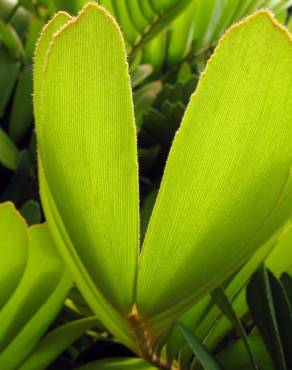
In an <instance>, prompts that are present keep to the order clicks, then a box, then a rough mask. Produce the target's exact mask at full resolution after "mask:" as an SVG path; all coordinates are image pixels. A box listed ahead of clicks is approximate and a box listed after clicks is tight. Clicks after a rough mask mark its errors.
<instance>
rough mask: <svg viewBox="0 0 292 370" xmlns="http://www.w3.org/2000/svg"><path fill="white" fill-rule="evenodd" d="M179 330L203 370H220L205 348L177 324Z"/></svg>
mask: <svg viewBox="0 0 292 370" xmlns="http://www.w3.org/2000/svg"><path fill="white" fill-rule="evenodd" d="M178 326H179V328H180V330H181V331H182V333H183V336H184V337H185V340H186V341H187V342H188V344H189V346H190V347H191V348H192V350H193V352H194V355H195V356H196V359H198V360H199V361H200V363H201V365H202V366H203V368H204V369H205V370H220V369H221V367H220V366H219V364H218V363H217V362H216V360H215V359H214V358H213V356H212V355H211V354H210V353H209V352H208V350H207V348H206V347H204V345H203V344H202V343H201V342H200V341H199V339H198V338H196V337H195V336H194V335H193V334H192V333H191V332H190V331H189V330H188V329H187V328H186V327H185V326H184V325H183V324H181V323H178Z"/></svg>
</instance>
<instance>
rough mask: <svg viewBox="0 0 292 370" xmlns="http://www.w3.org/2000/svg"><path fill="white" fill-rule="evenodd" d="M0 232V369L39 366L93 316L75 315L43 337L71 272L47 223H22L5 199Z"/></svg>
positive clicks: (88, 324)
mask: <svg viewBox="0 0 292 370" xmlns="http://www.w3.org/2000/svg"><path fill="white" fill-rule="evenodd" d="M0 235H1V237H0V238H1V250H0V284H1V290H0V368H1V369H5V370H13V369H18V370H20V369H21V370H32V369H34V370H37V369H44V368H45V367H46V366H47V365H48V364H49V363H50V362H52V361H53V360H54V359H55V358H56V357H57V356H58V355H60V354H61V353H62V351H64V349H66V347H67V346H69V345H70V344H71V343H72V342H73V341H74V340H75V339H77V338H78V337H79V336H80V335H81V334H82V333H83V332H84V331H86V330H88V329H90V328H91V327H92V326H93V325H94V324H95V323H96V320H95V319H94V318H87V319H83V320H77V321H75V322H72V323H68V324H65V325H63V326H60V327H58V328H57V329H54V330H52V331H51V332H49V334H47V335H46V336H44V337H43V335H44V334H45V333H46V331H47V330H48V328H49V326H50V325H51V323H52V321H53V320H54V319H55V317H56V316H57V315H58V313H59V311H60V309H61V307H62V305H63V302H64V299H65V297H66V295H67V293H68V291H69V290H70V288H71V286H72V277H71V274H70V273H69V272H68V271H67V269H66V268H65V266H64V263H63V261H62V260H61V258H60V256H59V254H58V253H57V251H56V249H55V247H54V243H53V241H52V239H51V237H50V233H49V231H48V227H47V225H46V224H42V225H35V226H32V227H30V228H27V226H26V225H25V222H24V219H23V218H22V217H21V215H20V214H19V213H18V212H17V211H16V210H15V208H14V206H13V205H12V204H11V203H9V202H7V203H3V204H1V205H0ZM42 337H43V338H42Z"/></svg>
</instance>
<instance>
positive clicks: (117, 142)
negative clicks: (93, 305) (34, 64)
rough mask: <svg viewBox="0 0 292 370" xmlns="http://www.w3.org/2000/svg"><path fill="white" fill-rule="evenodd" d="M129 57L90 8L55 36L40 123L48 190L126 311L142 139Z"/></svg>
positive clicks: (86, 258)
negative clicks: (137, 128)
mask: <svg viewBox="0 0 292 370" xmlns="http://www.w3.org/2000/svg"><path fill="white" fill-rule="evenodd" d="M101 35H102V36H103V37H101ZM76 40H78V44H79V47H78V48H76V47H74V45H75V43H76ZM109 44H111V45H112V47H111V48H108V47H107V45H109ZM64 50H66V56H64ZM60 58H61V59H62V64H61V65H60V60H61V59H60ZM125 58H126V55H125V50H124V45H123V40H122V37H121V34H120V31H119V30H118V28H117V26H116V24H115V23H114V22H113V20H112V19H111V18H110V16H109V15H107V13H105V12H104V10H102V8H100V7H98V6H97V5H94V4H90V5H88V6H87V7H86V8H85V10H84V11H83V12H82V13H81V14H80V15H79V18H78V22H76V21H75V20H73V21H72V22H70V23H69V24H68V25H67V27H65V28H63V29H62V31H61V32H59V33H58V35H57V36H55V37H53V42H52V44H51V49H50V51H49V54H48V59H47V65H46V69H45V73H44V85H43V101H42V107H43V109H42V118H41V122H39V120H38V119H37V121H36V125H37V136H38V142H39V150H40V156H41V158H42V163H43V165H44V173H45V176H46V180H47V182H48V187H49V189H50V192H51V193H52V196H53V199H54V201H55V202H56V205H57V207H58V209H59V211H60V214H61V217H62V219H63V222H64V225H65V227H66V229H67V230H68V233H69V235H70V237H71V239H72V242H73V244H74V247H75V248H76V251H77V253H78V254H79V256H80V257H81V259H82V262H83V263H84V265H85V266H86V268H87V270H88V271H89V273H90V275H91V277H92V279H93V280H94V281H95V283H96V284H97V285H98V286H99V287H100V289H101V291H102V292H103V294H104V295H105V296H106V297H107V299H108V300H109V301H111V302H112V303H113V304H114V305H115V306H116V307H118V308H119V309H120V310H121V311H123V312H127V311H129V310H130V308H131V305H132V304H133V294H134V281H135V274H136V263H137V255H138V246H139V240H138V210H139V208H138V176H137V174H138V172H137V159H136V155H137V154H136V138H135V126H134V115H133V106H132V102H131V93H130V83H129V75H128V71H127V69H126V64H125ZM86 61H87V63H86ZM84 70H85V71H86V74H85V75H84V76H83V78H82V79H81V78H80V75H81V74H82V73H83V71H84ZM109 71H114V73H109ZM60 79H62V83H61V84H60V82H59V81H60ZM76 84H78V88H76ZM64 86H66V89H64V88H63V87H64ZM81 92H82V94H80V93H81ZM76 108H77V111H76ZM37 118H38V117H37ZM84 119H86V121H87V124H86V125H84V124H83V122H84ZM60 122H61V123H62V124H60ZM109 122H110V123H111V124H109ZM69 123H70V124H69ZM76 132H78V135H76ZM92 138H94V140H92ZM72 140H73V141H72ZM61 143H62V144H61ZM105 143H107V145H105ZM58 148H59V150H58ZM68 160H69V162H70V166H68ZM56 163H57V164H58V165H57V167H56ZM85 163H87V164H88V165H87V166H86V167H84V164H85ZM56 169H57V171H56ZM74 199H75V200H76V201H74ZM66 203H67V204H70V209H69V208H68V207H67V206H66ZM117 241H119V242H118V244H117Z"/></svg>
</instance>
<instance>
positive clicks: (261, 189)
mask: <svg viewBox="0 0 292 370" xmlns="http://www.w3.org/2000/svg"><path fill="white" fill-rule="evenodd" d="M279 54H281V58H279ZM291 57H292V45H291V38H290V35H288V33H286V31H284V30H283V29H282V28H280V26H279V25H278V24H277V23H276V22H275V21H274V20H273V19H272V18H271V16H270V14H269V13H267V12H265V11H262V12H259V13H257V14H255V15H254V16H252V17H250V18H248V19H247V20H245V21H243V22H242V23H241V24H239V25H236V26H234V27H233V28H231V30H229V32H227V34H226V36H225V37H223V38H222V40H221V42H220V43H219V46H218V47H217V49H216V51H215V53H214V55H213V56H212V58H211V59H210V61H209V63H208V66H207V68H206V70H205V72H204V74H203V75H202V77H201V80H200V82H199V84H198V87H197V90H196V93H195V94H194V95H193V96H192V98H191V101H190V103H189V106H188V108H187V111H186V113H185V115H184V118H183V122H182V125H181V128H180V130H179V131H178V132H177V135H176V138H175V140H174V143H173V145H172V148H171V151H170V155H169V158H168V161H167V164H166V169H165V172H164V177H163V180H162V184H161V187H160V190H159V194H158V197H157V201H156V203H155V206H154V210H153V213H152V216H151V219H150V223H149V226H148V229H147V232H146V236H145V241H144V244H143V248H142V255H141V260H140V266H139V274H138V287H137V306H138V311H139V312H140V314H141V316H142V317H144V318H152V319H151V320H152V321H150V322H152V324H153V325H154V324H155V323H159V322H162V321H164V322H165V321H166V320H170V321H172V320H174V319H175V317H177V316H178V315H180V314H181V313H182V312H183V311H185V310H186V309H187V308H188V307H189V306H190V305H191V304H194V303H195V302H197V301H198V300H199V299H200V298H201V297H202V296H204V295H205V294H207V293H208V292H210V291H211V290H212V289H214V288H215V287H216V286H218V284H221V283H222V282H223V281H224V280H225V279H226V278H227V277H228V276H230V275H231V274H232V273H233V272H235V270H236V269H238V268H239V267H240V265H242V263H243V262H244V261H245V260H247V259H248V258H249V257H250V256H251V255H252V254H253V253H254V252H255V251H256V250H257V249H258V248H259V247H260V245H261V244H263V243H264V242H265V241H266V240H267V239H269V238H270V237H271V235H273V234H274V233H275V232H276V231H277V229H278V228H279V227H281V225H282V224H284V223H285V222H286V221H287V220H288V219H289V217H290V216H291V212H292V210H291V203H292V202H291V195H292V191H291V185H292V182H291V178H290V173H289V169H290V164H291V137H292V126H291V124H290V123H289V119H288V117H289V116H290V115H291V113H292V104H291V102H290V101H289V103H288V100H287V96H288V95H289V94H290V82H289V79H287V75H289V71H288V69H287V68H288V67H287V66H289V65H291V63H289V61H290V60H291ZM242 60H244V65H245V68H244V69H243V68H242V65H241V61H242ZM267 60H268V61H269V62H268V63H267V62H266V61H267ZM275 96H276V97H277V99H275ZM251 158H252V160H251ZM243 169H244V171H243ZM288 204H289V205H288ZM222 266H224V268H222ZM165 324H166V323H165ZM157 325H158V324H157Z"/></svg>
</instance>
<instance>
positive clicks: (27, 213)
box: [20, 200, 42, 225]
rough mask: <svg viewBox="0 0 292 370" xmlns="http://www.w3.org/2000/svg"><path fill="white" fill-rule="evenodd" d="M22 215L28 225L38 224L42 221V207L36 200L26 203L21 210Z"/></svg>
mask: <svg viewBox="0 0 292 370" xmlns="http://www.w3.org/2000/svg"><path fill="white" fill-rule="evenodd" d="M20 213H21V214H22V216H23V217H24V218H25V220H26V222H27V224H28V225H33V224H38V223H40V222H41V220H42V212H41V206H40V204H39V203H38V202H36V201H35V200H28V201H26V202H25V203H24V204H23V205H22V207H21V208H20Z"/></svg>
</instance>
